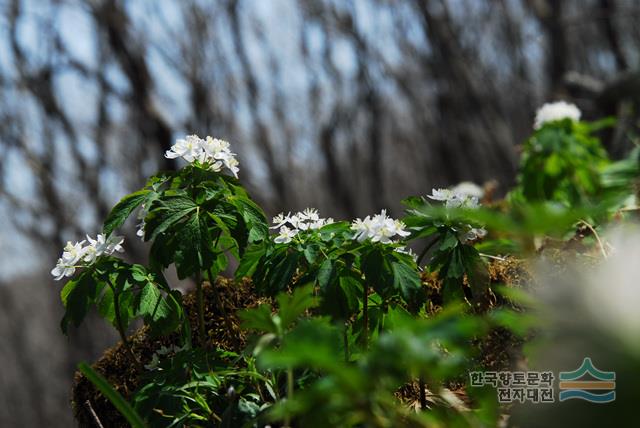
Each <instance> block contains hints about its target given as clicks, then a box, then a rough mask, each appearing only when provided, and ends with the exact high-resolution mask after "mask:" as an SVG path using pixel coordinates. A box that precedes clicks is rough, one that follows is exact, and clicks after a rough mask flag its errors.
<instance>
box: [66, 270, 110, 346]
mask: <svg viewBox="0 0 640 428" xmlns="http://www.w3.org/2000/svg"><path fill="white" fill-rule="evenodd" d="M103 286H104V284H101V283H95V282H94V280H93V278H92V272H91V271H90V270H85V271H83V272H82V273H81V274H80V275H79V276H78V277H77V278H76V279H75V280H71V281H68V282H67V283H66V285H65V286H64V288H63V289H62V291H61V292H60V298H61V300H62V304H63V305H64V308H65V313H64V316H63V318H62V321H61V322H60V327H61V328H62V332H63V333H64V334H68V332H69V325H73V326H74V327H78V326H79V325H80V324H81V323H82V321H83V320H84V318H85V316H86V315H87V312H88V311H89V308H90V307H91V306H92V305H93V304H94V303H95V299H96V296H97V295H98V292H99V290H101V289H102V287H103Z"/></svg>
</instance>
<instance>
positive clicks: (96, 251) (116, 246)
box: [84, 234, 124, 263]
mask: <svg viewBox="0 0 640 428" xmlns="http://www.w3.org/2000/svg"><path fill="white" fill-rule="evenodd" d="M87 240H88V241H89V245H88V246H87V247H85V248H84V254H85V256H84V261H85V262H87V263H93V261H94V260H95V259H96V258H98V257H100V256H101V255H103V254H105V255H111V254H113V253H114V252H116V251H117V252H119V253H121V252H123V251H124V249H123V248H122V245H121V244H122V243H123V242H124V238H123V237H122V236H116V235H111V236H109V237H108V238H107V237H106V236H104V235H102V234H98V235H97V236H96V239H92V238H91V237H90V236H89V235H87Z"/></svg>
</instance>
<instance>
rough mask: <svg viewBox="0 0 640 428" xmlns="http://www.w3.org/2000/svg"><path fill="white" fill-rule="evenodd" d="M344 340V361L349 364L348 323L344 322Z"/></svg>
mask: <svg viewBox="0 0 640 428" xmlns="http://www.w3.org/2000/svg"><path fill="white" fill-rule="evenodd" d="M343 339H344V361H345V362H346V363H348V362H349V323H348V322H346V321H345V323H344V330H343Z"/></svg>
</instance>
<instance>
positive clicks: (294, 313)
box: [276, 285, 316, 328]
mask: <svg viewBox="0 0 640 428" xmlns="http://www.w3.org/2000/svg"><path fill="white" fill-rule="evenodd" d="M276 300H277V301H278V315H279V316H280V320H281V322H282V327H283V328H287V327H289V325H290V324H292V323H293V321H295V319H296V318H298V317H299V316H300V315H301V314H302V313H303V312H304V311H306V310H307V309H309V308H311V307H313V306H315V305H316V301H315V298H314V297H313V286H312V285H307V286H304V287H298V288H296V289H295V290H293V293H292V294H291V295H287V294H285V293H280V294H279V295H278V296H277V297H276Z"/></svg>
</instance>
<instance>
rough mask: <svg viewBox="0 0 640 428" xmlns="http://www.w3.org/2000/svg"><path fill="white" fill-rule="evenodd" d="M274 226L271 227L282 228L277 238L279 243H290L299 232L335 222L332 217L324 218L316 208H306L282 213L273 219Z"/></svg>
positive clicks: (276, 240)
mask: <svg viewBox="0 0 640 428" xmlns="http://www.w3.org/2000/svg"><path fill="white" fill-rule="evenodd" d="M272 222H273V226H271V227H270V229H280V234H279V235H278V237H276V238H275V242H277V243H285V244H286V243H289V242H291V238H293V237H294V236H296V235H297V234H298V233H300V232H303V231H307V230H317V229H320V228H321V227H323V226H326V225H327V224H331V223H333V219H332V218H330V217H329V218H326V219H325V218H322V217H320V214H319V213H318V210H317V209H315V208H305V209H304V210H303V211H301V212H298V213H295V214H293V215H292V214H291V213H288V214H287V215H285V214H284V213H280V214H278V215H277V216H275V217H273V219H272Z"/></svg>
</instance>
